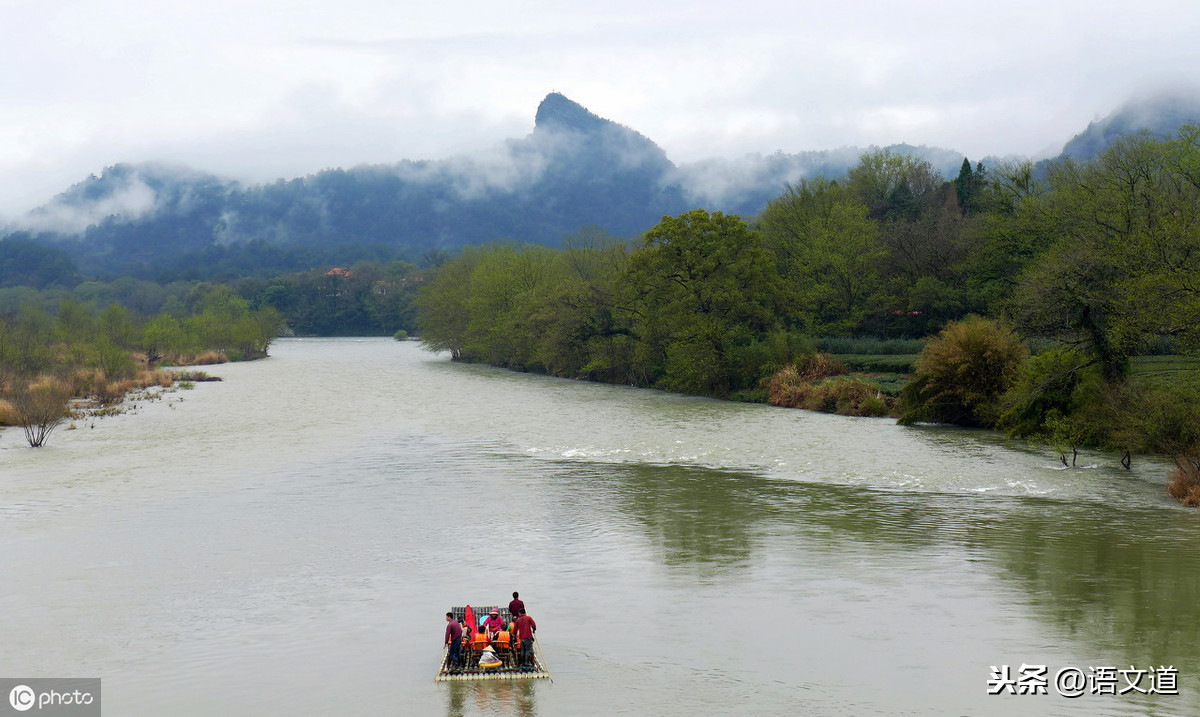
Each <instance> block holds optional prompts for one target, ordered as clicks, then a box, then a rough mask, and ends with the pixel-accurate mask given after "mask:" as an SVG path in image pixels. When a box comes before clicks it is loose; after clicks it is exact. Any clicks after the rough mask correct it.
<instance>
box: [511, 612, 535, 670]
mask: <svg viewBox="0 0 1200 717" xmlns="http://www.w3.org/2000/svg"><path fill="white" fill-rule="evenodd" d="M516 628H517V637H518V638H520V639H521V669H522V670H524V669H533V633H535V632H537V623H536V622H534V621H533V618H532V617H529V616H528V615H526V614H525V608H521V615H520V617H518V618H517V622H516Z"/></svg>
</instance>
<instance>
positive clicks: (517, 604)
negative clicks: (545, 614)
mask: <svg viewBox="0 0 1200 717" xmlns="http://www.w3.org/2000/svg"><path fill="white" fill-rule="evenodd" d="M524 609H525V603H523V602H521V598H519V597H517V591H516V590H514V591H513V599H512V601H511V602H509V603H508V614H509V615H512V619H514V620H516V619H517V618H518V617H520V616H521V611H522V610H524Z"/></svg>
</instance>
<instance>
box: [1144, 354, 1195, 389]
mask: <svg viewBox="0 0 1200 717" xmlns="http://www.w3.org/2000/svg"><path fill="white" fill-rule="evenodd" d="M1131 368H1132V370H1131V372H1130V378H1131V380H1132V381H1133V382H1135V383H1137V384H1139V385H1140V386H1142V387H1144V388H1160V389H1171V388H1190V389H1195V390H1200V357H1197V356H1138V357H1137V358H1135V359H1133V366H1132V367H1131Z"/></svg>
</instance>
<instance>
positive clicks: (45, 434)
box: [12, 378, 71, 448]
mask: <svg viewBox="0 0 1200 717" xmlns="http://www.w3.org/2000/svg"><path fill="white" fill-rule="evenodd" d="M70 400H71V389H70V387H69V386H67V384H66V383H65V382H63V381H62V380H60V379H57V378H42V379H38V380H35V381H33V382H31V383H29V384H28V385H27V386H25V387H23V388H20V389H18V390H17V391H15V392H14V395H13V398H12V405H13V409H14V410H15V411H16V413H17V419H18V420H19V421H20V423H21V427H22V428H23V429H24V430H25V440H27V441H29V445H30V446H32V447H34V448H37V447H39V446H41V445H42V444H43V443H45V442H46V439H47V438H49V437H50V433H51V432H52V431H53V430H54V429H55V428H56V427H58V425H59V424H60V423H62V422H63V421H64V420H66V418H67V417H68V416H69V415H70Z"/></svg>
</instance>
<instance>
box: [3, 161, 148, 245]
mask: <svg viewBox="0 0 1200 717" xmlns="http://www.w3.org/2000/svg"><path fill="white" fill-rule="evenodd" d="M88 181H96V180H95V178H94V177H93V178H92V179H90V180H88ZM119 182H120V183H119V184H118V185H117V186H116V187H114V188H113V189H112V190H110V191H108V192H106V193H105V194H104V195H103V196H100V197H97V198H95V199H92V198H77V197H76V195H74V194H72V193H71V192H67V193H64V194H60V195H59V196H57V197H55V198H54V199H53V200H51V201H50V202H49V203H48V204H45V205H43V206H41V207H38V208H37V209H34V210H32V211H30V212H28V213H26V214H24V215H23V216H20V217H18V218H17V219H16V220H14V221H13V222H12V226H13V228H14V229H18V230H26V231H32V232H58V233H62V234H79V233H81V232H83V231H84V230H85V229H87V228H88V227H89V226H91V225H93V224H98V223H100V222H102V221H104V220H105V219H107V218H109V217H115V218H120V219H124V220H131V219H137V218H139V217H142V216H145V215H146V214H149V213H150V212H152V211H153V210H154V208H155V205H156V204H157V199H158V198H157V195H156V193H155V191H154V189H153V188H152V187H151V186H150V185H149V184H147V183H146V182H145V180H143V179H142V177H141V176H140V175H138V174H137V173H131V174H129V175H127V176H125V177H123V178H122V179H121V180H119Z"/></svg>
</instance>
